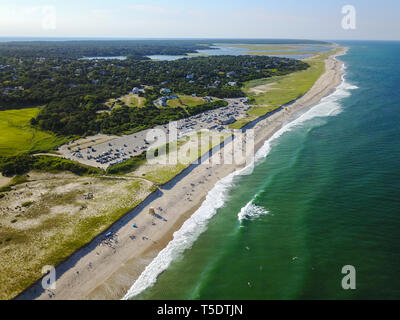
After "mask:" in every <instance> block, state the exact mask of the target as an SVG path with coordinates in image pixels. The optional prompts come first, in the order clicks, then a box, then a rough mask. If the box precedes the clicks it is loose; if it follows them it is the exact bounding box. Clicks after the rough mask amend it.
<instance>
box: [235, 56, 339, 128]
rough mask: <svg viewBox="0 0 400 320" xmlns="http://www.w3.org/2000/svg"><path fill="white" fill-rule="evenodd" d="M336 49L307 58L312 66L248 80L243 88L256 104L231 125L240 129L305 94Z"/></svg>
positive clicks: (322, 71) (321, 72)
mask: <svg viewBox="0 0 400 320" xmlns="http://www.w3.org/2000/svg"><path fill="white" fill-rule="evenodd" d="M333 53H334V51H328V52H324V53H320V54H318V55H316V56H315V57H313V58H310V59H308V60H307V63H308V64H309V65H310V68H308V69H307V70H303V71H298V72H294V73H291V74H289V75H286V76H279V77H272V78H267V79H257V80H253V81H249V82H247V83H246V84H245V85H244V86H243V88H242V90H243V91H244V92H245V93H246V95H247V96H248V97H249V98H250V99H251V100H252V101H253V102H252V104H254V105H256V106H255V107H253V108H252V109H250V110H249V112H248V114H249V117H247V118H244V119H241V120H239V121H237V122H235V123H234V124H232V125H231V128H233V129H239V128H241V127H243V126H244V125H246V124H247V123H249V122H251V121H253V120H255V119H257V118H258V117H261V116H263V115H265V114H266V113H268V112H270V111H273V110H275V109H277V108H279V107H280V106H282V105H284V104H286V103H289V102H291V101H293V100H296V99H297V98H299V97H301V96H303V95H304V94H305V93H306V92H307V91H308V90H310V89H311V87H312V86H313V85H314V83H315V82H316V81H317V80H318V78H319V77H320V76H321V75H322V74H323V73H324V72H325V60H326V58H328V57H329V56H330V55H332V54H333Z"/></svg>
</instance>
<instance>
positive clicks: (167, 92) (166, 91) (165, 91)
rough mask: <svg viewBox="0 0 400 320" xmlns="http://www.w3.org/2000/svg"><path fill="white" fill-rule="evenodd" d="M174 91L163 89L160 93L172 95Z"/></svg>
mask: <svg viewBox="0 0 400 320" xmlns="http://www.w3.org/2000/svg"><path fill="white" fill-rule="evenodd" d="M171 92H172V91H171V90H170V89H161V90H160V93H161V94H170V93H171Z"/></svg>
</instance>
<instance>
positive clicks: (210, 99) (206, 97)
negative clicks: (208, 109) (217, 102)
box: [204, 96, 213, 102]
mask: <svg viewBox="0 0 400 320" xmlns="http://www.w3.org/2000/svg"><path fill="white" fill-rule="evenodd" d="M204 100H206V101H207V102H212V101H213V98H212V97H210V96H205V97H204Z"/></svg>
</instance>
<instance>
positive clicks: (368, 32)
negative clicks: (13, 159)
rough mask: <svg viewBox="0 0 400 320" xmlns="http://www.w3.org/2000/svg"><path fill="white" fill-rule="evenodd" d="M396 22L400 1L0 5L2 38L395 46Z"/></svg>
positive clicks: (71, 0)
mask: <svg viewBox="0 0 400 320" xmlns="http://www.w3.org/2000/svg"><path fill="white" fill-rule="evenodd" d="M346 5H351V6H353V8H354V9H355V16H354V17H355V20H352V21H355V29H344V28H343V26H342V20H343V18H344V17H345V15H346V14H343V13H342V8H343V7H344V6H346ZM347 13H348V12H347ZM399 16H400V1H399V0H344V1H342V0H302V1H299V0H197V1H193V0H147V1H146V0H107V1H106V0H68V1H64V0H63V1H59V0H46V1H44V0H35V1H33V0H31V1H28V0H8V1H5V0H0V37H75V38H76V37H82V38H85V37H93V38H286V39H288V38H290V39H319V40H400V32H399V31H400V19H399ZM352 17H353V16H352ZM347 21H348V20H347Z"/></svg>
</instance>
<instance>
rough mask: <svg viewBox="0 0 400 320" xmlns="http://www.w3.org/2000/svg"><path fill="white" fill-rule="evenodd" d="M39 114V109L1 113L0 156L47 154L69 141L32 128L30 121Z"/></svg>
mask: <svg viewBox="0 0 400 320" xmlns="http://www.w3.org/2000/svg"><path fill="white" fill-rule="evenodd" d="M38 113H39V108H30V109H18V110H6V111H0V156H15V155H17V154H20V153H26V152H39V151H44V152H45V151H49V150H51V149H53V148H55V147H56V146H58V145H61V144H63V143H64V142H66V141H67V138H65V137H58V136H56V135H54V134H52V133H49V132H44V131H40V130H37V129H35V128H33V127H31V126H30V123H29V121H30V120H31V119H32V118H34V117H36V116H37V114H38Z"/></svg>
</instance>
